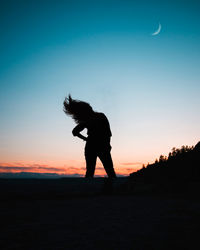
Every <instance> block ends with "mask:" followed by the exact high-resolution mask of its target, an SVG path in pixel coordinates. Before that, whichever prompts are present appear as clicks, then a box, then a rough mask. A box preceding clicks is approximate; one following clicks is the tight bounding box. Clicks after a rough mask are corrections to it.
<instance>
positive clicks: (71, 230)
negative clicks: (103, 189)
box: [0, 180, 200, 250]
mask: <svg viewBox="0 0 200 250" xmlns="http://www.w3.org/2000/svg"><path fill="white" fill-rule="evenodd" d="M51 182H53V180H51V181H49V182H46V184H45V187H46V190H45V192H46V193H44V189H43V196H42V197H39V196H38V198H37V195H35V196H27V193H28V192H29V191H30V187H29V188H28V185H29V184H30V182H28V181H27V182H26V183H25V184H23V185H22V184H19V182H18V184H17V186H18V187H19V186H20V185H21V187H20V188H18V189H16V188H14V187H15V185H16V183H15V185H13V184H12V182H11V181H10V183H9V182H6V181H5V180H4V181H1V183H0V188H1V206H0V215H1V231H0V248H1V249H93V250H94V249H109V250H112V249H113V250H117V249H123V250H124V249H135V250H144V249H148V250H151V249H153V250H162V249H196V247H195V246H197V244H198V241H199V240H198V238H199V234H198V232H199V229H200V228H199V227H200V200H199V199H197V197H192V198H191V197H190V196H186V197H184V195H179V194H176V195H174V194H163V195H162V194H147V193H141V194H138V193H135V194H134V193H132V194H125V193H124V194H110V195H108V194H107V195H105V194H99V193H98V194H97V193H96V194H92V195H91V193H90V195H83V193H82V194H81V195H74V196H69V195H68V196H60V195H57V196H56V195H55V193H56V192H58V193H60V191H59V190H60V189H59V188H58V189H56V188H55V187H56V186H57V187H58V186H59V185H61V184H59V182H54V184H53V186H54V188H53V189H54V190H56V192H54V195H51V191H52V185H51ZM47 183H48V185H47ZM30 185H31V188H32V190H38V191H39V190H40V189H41V192H42V187H43V186H42V185H43V184H42V185H41V181H40V182H37V181H32V183H31V184H30ZM68 185H70V186H72V185H74V187H75V186H76V188H77V189H79V188H80V186H77V184H76V185H75V184H74V182H73V181H71V184H69V183H68ZM36 186H37V187H36ZM61 186H62V185H61ZM94 186H95V184H94ZM96 186H98V184H96ZM9 187H10V189H9ZM47 187H48V188H47ZM62 188H63V186H62ZM11 190H12V192H14V191H15V193H14V194H15V195H13V193H12V195H10V192H11ZM16 190H17V191H16ZM22 190H24V191H22ZM48 190H49V193H48V192H47V191H48ZM85 190H86V189H85ZM23 192H24V193H25V194H26V195H21V196H20V195H19V194H22V193H23ZM85 192H86V191H85ZM68 193H69V192H68ZM3 194H4V195H3ZM5 194H6V195H7V196H6V195H5ZM9 195H10V196H9ZM6 197H7V198H6Z"/></svg>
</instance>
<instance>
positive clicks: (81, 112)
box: [63, 95, 94, 123]
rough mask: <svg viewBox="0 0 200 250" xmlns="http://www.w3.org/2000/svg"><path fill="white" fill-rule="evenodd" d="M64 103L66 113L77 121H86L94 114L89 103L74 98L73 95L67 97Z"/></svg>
mask: <svg viewBox="0 0 200 250" xmlns="http://www.w3.org/2000/svg"><path fill="white" fill-rule="evenodd" d="M63 105H64V108H63V111H64V112H65V114H67V115H70V116H71V117H72V118H73V119H74V121H75V122H76V123H80V122H84V121H86V120H87V119H88V118H90V117H91V116H92V115H93V114H94V111H93V109H92V107H91V106H90V104H89V103H87V102H82V101H79V100H73V99H72V98H71V95H69V96H68V97H65V100H64V102H63Z"/></svg>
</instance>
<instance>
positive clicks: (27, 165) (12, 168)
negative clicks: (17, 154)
mask: <svg viewBox="0 0 200 250" xmlns="http://www.w3.org/2000/svg"><path fill="white" fill-rule="evenodd" d="M141 167H142V163H140V162H135V163H131V162H125V163H118V164H115V167H114V168H115V171H116V174H117V175H122V176H128V175H129V174H130V173H132V172H135V171H137V170H138V169H140V168H141ZM85 171H86V168H85V163H84V162H76V163H75V162H68V164H59V165H58V164H55V163H54V164H53V163H52V162H51V164H49V163H47V162H45V163H42V162H39V163H34V162H0V173H20V172H27V173H33V172H34V173H54V174H55V173H56V174H58V175H69V176H70V175H71V176H73V175H78V176H84V175H85ZM95 176H102V177H103V176H106V172H105V170H104V168H103V166H102V164H101V162H100V161H99V160H97V164H96V169H95Z"/></svg>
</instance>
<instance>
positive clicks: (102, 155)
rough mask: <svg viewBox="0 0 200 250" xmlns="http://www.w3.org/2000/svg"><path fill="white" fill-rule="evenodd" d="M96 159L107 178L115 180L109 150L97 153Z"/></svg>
mask: <svg viewBox="0 0 200 250" xmlns="http://www.w3.org/2000/svg"><path fill="white" fill-rule="evenodd" d="M98 157H99V159H100V160H101V162H102V164H103V166H104V168H105V171H106V173H107V175H108V178H116V173H115V170H114V167H113V161H112V157H111V154H110V150H103V151H101V152H99V153H98Z"/></svg>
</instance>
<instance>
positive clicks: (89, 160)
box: [85, 145, 97, 178]
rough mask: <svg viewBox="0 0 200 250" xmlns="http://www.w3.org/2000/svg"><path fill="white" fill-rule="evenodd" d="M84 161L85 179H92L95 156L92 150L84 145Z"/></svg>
mask: <svg viewBox="0 0 200 250" xmlns="http://www.w3.org/2000/svg"><path fill="white" fill-rule="evenodd" d="M85 160H86V174H85V177H86V178H89V177H91V178H92V177H94V171H95V166H96V160H97V154H96V152H95V151H94V148H92V147H91V146H88V145H86V147H85Z"/></svg>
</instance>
